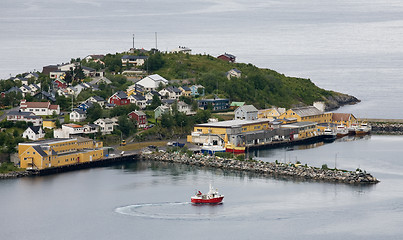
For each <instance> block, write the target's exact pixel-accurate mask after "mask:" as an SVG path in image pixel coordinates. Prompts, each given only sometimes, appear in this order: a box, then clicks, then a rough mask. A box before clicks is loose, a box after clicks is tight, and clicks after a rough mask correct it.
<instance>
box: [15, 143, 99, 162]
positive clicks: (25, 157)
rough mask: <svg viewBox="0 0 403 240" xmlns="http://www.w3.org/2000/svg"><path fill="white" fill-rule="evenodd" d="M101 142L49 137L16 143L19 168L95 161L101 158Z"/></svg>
mask: <svg viewBox="0 0 403 240" xmlns="http://www.w3.org/2000/svg"><path fill="white" fill-rule="evenodd" d="M102 147H103V143H102V142H96V141H94V140H92V139H87V138H81V137H78V138H72V139H50V140H42V141H35V142H29V143H19V144H18V157H19V159H20V166H21V168H27V169H38V170H40V169H45V168H49V167H60V166H65V165H71V164H77V163H83V162H91V161H97V160H100V159H102V158H103V149H102Z"/></svg>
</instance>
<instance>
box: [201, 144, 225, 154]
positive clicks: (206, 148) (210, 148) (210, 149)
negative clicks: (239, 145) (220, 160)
mask: <svg viewBox="0 0 403 240" xmlns="http://www.w3.org/2000/svg"><path fill="white" fill-rule="evenodd" d="M201 152H202V153H207V154H210V155H214V153H216V152H225V148H224V147H222V146H220V145H213V144H211V143H206V144H203V147H202V148H201Z"/></svg>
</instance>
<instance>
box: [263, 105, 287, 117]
mask: <svg viewBox="0 0 403 240" xmlns="http://www.w3.org/2000/svg"><path fill="white" fill-rule="evenodd" d="M283 113H285V108H276V107H273V108H267V109H260V110H259V111H258V113H257V117H258V118H268V119H271V120H276V119H278V118H279V117H280V115H281V114H283Z"/></svg>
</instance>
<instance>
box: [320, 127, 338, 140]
mask: <svg viewBox="0 0 403 240" xmlns="http://www.w3.org/2000/svg"><path fill="white" fill-rule="evenodd" d="M322 135H323V140H324V141H325V142H333V141H334V140H336V137H337V135H336V133H335V132H334V131H333V130H332V129H331V128H326V129H325V130H324V131H323V133H322Z"/></svg>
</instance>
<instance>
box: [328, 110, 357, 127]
mask: <svg viewBox="0 0 403 240" xmlns="http://www.w3.org/2000/svg"><path fill="white" fill-rule="evenodd" d="M332 123H334V124H337V125H344V126H346V127H351V126H357V125H358V120H357V118H356V117H355V116H354V115H353V114H351V113H333V115H332Z"/></svg>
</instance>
